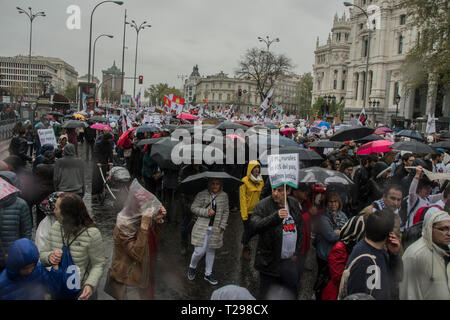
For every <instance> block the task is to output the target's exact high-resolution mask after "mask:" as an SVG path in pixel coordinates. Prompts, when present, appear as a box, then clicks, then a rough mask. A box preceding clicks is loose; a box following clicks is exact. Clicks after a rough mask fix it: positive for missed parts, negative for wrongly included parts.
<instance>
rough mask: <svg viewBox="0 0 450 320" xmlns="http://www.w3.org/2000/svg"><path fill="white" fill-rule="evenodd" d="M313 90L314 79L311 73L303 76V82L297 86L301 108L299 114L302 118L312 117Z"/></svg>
mask: <svg viewBox="0 0 450 320" xmlns="http://www.w3.org/2000/svg"><path fill="white" fill-rule="evenodd" d="M312 89H313V77H312V75H311V72H308V73H305V74H303V75H302V76H301V80H300V82H299V84H298V86H297V96H296V98H297V105H298V106H299V111H300V112H299V114H300V116H301V117H303V118H306V116H308V115H309V116H311V115H312V114H313V109H312V106H311V101H312Z"/></svg>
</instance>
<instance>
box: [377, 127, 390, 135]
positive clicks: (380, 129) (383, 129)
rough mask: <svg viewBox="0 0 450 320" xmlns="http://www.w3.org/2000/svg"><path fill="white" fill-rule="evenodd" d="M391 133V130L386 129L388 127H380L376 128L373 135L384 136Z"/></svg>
mask: <svg viewBox="0 0 450 320" xmlns="http://www.w3.org/2000/svg"><path fill="white" fill-rule="evenodd" d="M388 132H389V133H391V132H394V131H393V130H392V129H390V128H388V127H380V128H377V129H376V130H375V132H374V133H375V134H378V135H382V134H385V133H388Z"/></svg>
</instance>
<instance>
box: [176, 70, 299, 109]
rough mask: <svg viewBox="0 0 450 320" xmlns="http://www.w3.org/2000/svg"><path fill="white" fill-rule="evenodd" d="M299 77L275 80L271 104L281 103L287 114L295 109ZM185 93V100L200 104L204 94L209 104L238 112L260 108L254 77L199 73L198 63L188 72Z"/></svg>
mask: <svg viewBox="0 0 450 320" xmlns="http://www.w3.org/2000/svg"><path fill="white" fill-rule="evenodd" d="M300 79H301V77H300V76H298V75H289V76H285V77H283V78H281V79H279V80H277V81H276V82H275V86H274V93H273V100H272V104H274V105H277V106H281V107H282V108H283V110H284V111H285V112H287V113H289V114H296V113H297V111H298V101H297V95H296V93H297V87H298V85H299V82H300ZM240 90H241V93H240V94H239V91H240ZM184 93H185V99H186V101H187V103H192V102H195V104H201V103H203V98H206V100H207V102H208V105H210V106H223V107H227V106H229V105H233V108H234V110H235V111H236V112H238V113H253V112H254V109H256V110H257V112H259V111H260V106H261V103H262V101H261V98H260V96H259V94H258V92H257V90H256V81H254V80H251V79H242V78H231V77H229V76H228V74H226V73H224V72H223V71H221V72H219V73H218V74H215V75H210V76H206V77H201V76H200V74H199V73H198V66H195V67H194V70H193V72H192V74H191V76H190V77H189V78H188V79H186V81H185V86H184ZM194 98H195V99H194Z"/></svg>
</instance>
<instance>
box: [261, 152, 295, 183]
mask: <svg viewBox="0 0 450 320" xmlns="http://www.w3.org/2000/svg"><path fill="white" fill-rule="evenodd" d="M298 170H299V160H298V153H292V154H272V155H269V156H268V173H269V178H270V184H271V185H272V188H276V187H279V186H281V185H283V184H287V185H289V186H291V187H293V188H297V186H298Z"/></svg>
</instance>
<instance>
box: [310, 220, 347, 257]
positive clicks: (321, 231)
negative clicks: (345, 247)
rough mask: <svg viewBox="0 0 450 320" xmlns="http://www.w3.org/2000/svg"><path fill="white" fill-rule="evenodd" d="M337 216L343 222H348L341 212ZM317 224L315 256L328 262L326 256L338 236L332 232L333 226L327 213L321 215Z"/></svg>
mask: <svg viewBox="0 0 450 320" xmlns="http://www.w3.org/2000/svg"><path fill="white" fill-rule="evenodd" d="M339 215H340V216H341V218H342V219H344V220H345V221H347V220H348V219H347V216H346V215H345V213H343V212H342V211H339ZM318 222H319V225H318V236H317V245H316V252H317V256H318V257H319V258H320V259H322V260H325V261H328V256H329V255H330V252H331V249H332V248H333V246H334V245H335V244H336V242H338V241H339V236H338V235H337V234H336V233H335V232H334V230H335V226H334V223H333V218H332V217H331V214H330V212H329V211H325V212H324V213H322V215H321V216H320V220H319V221H318Z"/></svg>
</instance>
